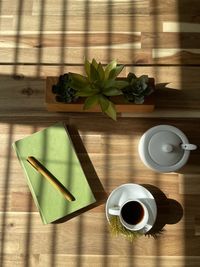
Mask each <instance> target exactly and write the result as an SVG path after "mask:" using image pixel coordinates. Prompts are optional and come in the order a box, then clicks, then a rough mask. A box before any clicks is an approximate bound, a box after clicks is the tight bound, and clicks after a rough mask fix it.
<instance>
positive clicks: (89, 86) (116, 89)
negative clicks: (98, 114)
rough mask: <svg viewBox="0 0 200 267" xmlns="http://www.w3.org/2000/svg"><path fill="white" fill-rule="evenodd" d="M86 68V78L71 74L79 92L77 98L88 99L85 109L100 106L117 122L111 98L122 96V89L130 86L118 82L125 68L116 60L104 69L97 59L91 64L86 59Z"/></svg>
mask: <svg viewBox="0 0 200 267" xmlns="http://www.w3.org/2000/svg"><path fill="white" fill-rule="evenodd" d="M84 66H85V72H86V76H83V75H80V74H77V73H70V77H71V79H72V83H71V86H72V88H74V89H75V90H77V92H76V96H80V97H86V100H85V102H84V109H89V108H92V107H93V106H95V105H100V107H101V110H102V112H104V113H105V114H107V115H108V116H109V117H110V118H112V119H113V120H116V109H115V105H114V103H113V102H112V101H111V99H110V97H111V96H117V95H121V94H122V88H124V87H125V86H127V85H128V82H127V81H121V80H120V81H119V80H116V78H117V76H118V75H119V74H120V72H121V71H122V69H123V68H124V66H123V65H119V66H117V62H116V61H115V60H114V61H112V62H110V63H109V64H108V65H107V66H106V67H103V65H102V64H101V63H97V62H96V60H95V59H93V60H92V62H91V63H90V62H89V61H88V60H87V59H86V60H85V64H84Z"/></svg>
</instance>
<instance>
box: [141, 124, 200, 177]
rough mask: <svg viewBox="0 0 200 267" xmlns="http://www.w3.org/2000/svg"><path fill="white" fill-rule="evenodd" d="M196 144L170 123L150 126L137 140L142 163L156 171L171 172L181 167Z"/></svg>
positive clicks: (195, 147)
mask: <svg viewBox="0 0 200 267" xmlns="http://www.w3.org/2000/svg"><path fill="white" fill-rule="evenodd" d="M195 149H197V146H196V145H194V144H190V143H189V141H188V139H187V137H186V136H185V134H184V133H183V132H182V131H180V130H179V129H178V128H176V127H174V126H171V125H158V126H155V127H153V128H150V129H149V130H148V131H147V132H145V133H144V134H143V136H142V137H141V139H140V141H139V146H138V150H139V155H140V158H141V160H142V161H143V163H144V164H145V165H146V166H147V167H149V168H151V169H153V170H156V171H158V172H173V171H176V170H178V169H180V168H181V167H183V166H184V165H185V164H186V162H187V160H188V158H189V155H190V151H191V150H195Z"/></svg>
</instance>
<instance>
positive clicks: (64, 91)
mask: <svg viewBox="0 0 200 267" xmlns="http://www.w3.org/2000/svg"><path fill="white" fill-rule="evenodd" d="M52 92H53V93H54V94H56V101H58V102H65V103H71V102H76V100H77V99H78V96H76V92H77V91H76V90H75V89H74V88H72V87H71V78H70V75H69V74H68V73H65V74H64V75H60V77H59V80H58V83H57V84H55V85H53V87H52Z"/></svg>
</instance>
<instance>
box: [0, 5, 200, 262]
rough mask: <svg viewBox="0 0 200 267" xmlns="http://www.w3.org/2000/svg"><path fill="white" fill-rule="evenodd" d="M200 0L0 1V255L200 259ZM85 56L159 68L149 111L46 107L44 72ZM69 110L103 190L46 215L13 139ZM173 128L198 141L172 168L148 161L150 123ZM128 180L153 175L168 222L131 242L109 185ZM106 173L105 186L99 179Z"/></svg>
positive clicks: (146, 180) (21, 258)
mask: <svg viewBox="0 0 200 267" xmlns="http://www.w3.org/2000/svg"><path fill="white" fill-rule="evenodd" d="M199 11H200V4H199V1H197V0H182V1H176V0H160V1H156V0H143V1H129V0H123V1H117V0H112V1H104V0H103V1H96V0H90V1H84V0H79V1H78V0H77V1H75V0H73V1H72V0H69V1H64V0H63V1H61V0H59V1H54V0H47V1H36V0H27V1H23V0H16V1H13V0H3V1H1V2H0V23H1V24H0V30H1V35H0V144H1V149H0V167H1V168H0V177H1V179H0V233H1V242H0V244H1V245H0V246H1V258H0V266H2V267H10V266H17V267H18V266H19V267H21V266H23V267H30V266H33V267H37V266H39V267H49V266H51V267H62V266H67V267H68V266H70V267H85V266H101V267H112V266H120V267H121V266H122V267H125V266H127V267H132V266H134V267H135V266H136V267H138V266H148V267H149V266H150V267H168V266H177V267H183V266H192V267H196V266H199V265H200V206H199V202H200V193H199V192H200V167H199V159H200V150H199V147H200V138H199V136H200V90H199V86H200V75H199V73H200V67H199V66H200V56H199V51H200V47H199V46H200V42H199V37H200V35H199V31H200V26H199V25H200V24H199V14H200V12H199ZM84 56H86V57H88V58H89V59H91V58H93V57H95V58H96V59H97V60H99V61H101V62H103V63H107V62H108V61H109V60H111V59H112V58H116V59H117V60H118V62H119V63H123V64H125V65H126V67H125V68H124V70H123V73H122V75H123V76H124V75H126V74H128V72H129V71H133V72H135V73H136V74H137V75H142V74H148V75H149V76H150V77H154V78H155V80H156V87H157V90H156V109H155V111H154V112H153V113H148V114H141V113H139V114H138V113H137V114H125V113H123V114H119V118H118V121H117V122H113V121H111V120H110V119H108V118H106V117H104V116H103V115H101V114H81V113H74V114H73V113H70V114H69V113H49V112H47V111H46V108H45V104H44V87H45V78H46V77H47V76H54V75H55V76H57V75H59V74H61V73H64V72H67V71H76V72H80V73H82V72H83V68H82V63H83V58H84ZM57 121H64V122H65V123H67V124H68V125H69V126H70V127H71V129H72V132H71V133H72V137H73V141H74V145H75V147H76V150H77V153H78V156H79V158H80V160H81V163H82V165H83V168H84V170H85V171H86V172H87V174H88V176H89V177H90V179H91V182H92V185H93V190H94V193H95V194H96V196H97V197H98V199H101V200H102V199H103V201H101V202H99V203H98V205H97V206H96V207H95V208H93V209H90V210H89V211H87V212H85V213H83V214H81V215H79V216H77V217H74V218H73V219H71V220H69V221H67V222H65V223H62V224H51V225H46V226H44V225H43V224H42V222H41V220H40V217H39V214H38V212H37V210H36V208H35V206H34V203H33V201H32V198H31V195H30V192H29V189H28V187H27V184H26V180H25V177H24V175H23V172H22V169H21V167H20V165H19V162H18V160H17V158H16V155H15V153H14V151H13V149H12V143H13V142H14V141H15V140H18V139H20V138H23V137H25V136H27V135H29V134H31V133H33V132H35V131H38V130H40V129H43V128H45V127H48V126H49V125H52V124H53V123H55V122H57ZM158 124H170V125H174V126H176V127H178V128H180V129H181V130H182V131H183V132H185V134H186V135H187V136H188V138H189V140H190V141H191V142H192V143H195V144H197V145H198V150H196V151H194V152H192V155H191V157H190V159H189V162H188V164H187V165H186V166H185V167H184V168H183V169H182V170H180V172H179V173H170V174H160V173H156V172H154V171H151V170H150V169H147V168H146V167H145V166H144V165H143V163H142V162H141V161H140V159H139V157H138V152H137V147H138V141H139V139H140V137H141V135H142V134H143V133H144V132H145V131H146V130H147V129H149V128H150V127H152V126H154V125H158ZM124 183H138V184H145V185H147V184H148V185H151V188H152V187H153V188H154V189H155V188H157V189H159V190H161V192H162V193H163V194H164V195H163V196H165V197H166V198H167V200H168V202H167V203H168V204H169V205H167V207H166V206H163V208H160V209H159V214H160V216H161V218H162V222H163V224H165V226H164V229H165V231H164V232H163V233H162V234H161V235H160V236H159V238H158V239H154V238H153V237H149V238H148V237H145V236H143V237H140V238H139V239H138V240H136V241H135V242H134V243H133V244H132V243H130V242H128V241H127V240H125V239H123V238H122V237H112V236H111V234H110V232H109V228H108V223H107V221H106V217H105V201H106V197H105V194H104V192H103V190H102V187H103V189H104V190H105V192H106V194H107V195H108V194H109V193H110V192H111V191H112V190H113V189H114V188H116V187H117V186H119V185H121V184H124ZM101 185H102V187H101Z"/></svg>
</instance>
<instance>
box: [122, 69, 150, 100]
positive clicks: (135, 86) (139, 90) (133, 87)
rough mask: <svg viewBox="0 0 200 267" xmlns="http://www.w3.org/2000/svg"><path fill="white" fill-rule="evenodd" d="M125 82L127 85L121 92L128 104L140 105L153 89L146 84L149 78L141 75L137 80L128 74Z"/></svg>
mask: <svg viewBox="0 0 200 267" xmlns="http://www.w3.org/2000/svg"><path fill="white" fill-rule="evenodd" d="M126 80H127V81H128V83H129V84H128V86H126V87H125V88H123V90H122V92H123V94H124V96H125V98H126V99H127V100H128V101H129V102H133V103H135V104H142V103H143V102H144V99H145V96H148V95H150V94H151V93H152V92H153V89H152V88H151V86H149V84H148V81H149V78H148V76H147V75H142V76H140V77H139V78H138V77H136V75H135V74H134V73H131V72H130V73H129V74H128V76H127V78H126Z"/></svg>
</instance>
